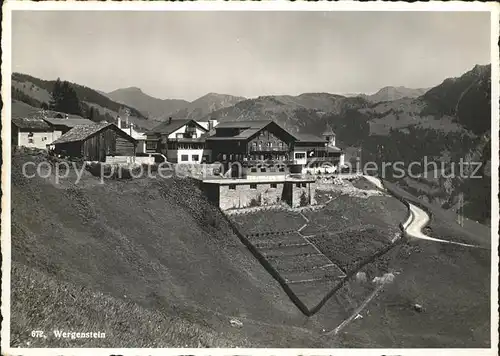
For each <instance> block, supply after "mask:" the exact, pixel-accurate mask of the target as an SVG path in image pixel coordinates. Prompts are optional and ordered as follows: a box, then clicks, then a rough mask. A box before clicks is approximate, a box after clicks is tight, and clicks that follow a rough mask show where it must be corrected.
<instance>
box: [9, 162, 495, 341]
mask: <svg viewBox="0 0 500 356" xmlns="http://www.w3.org/2000/svg"><path fill="white" fill-rule="evenodd" d="M25 159H26V157H25V158H23V159H22V158H20V157H16V158H14V164H13V178H12V182H13V187H12V198H13V204H12V206H13V207H14V209H13V212H12V222H13V226H12V248H13V251H12V258H13V261H14V267H13V275H12V280H13V281H15V282H14V283H13V286H12V293H13V294H12V311H11V316H12V330H13V334H12V336H13V340H14V341H15V343H16V345H25V342H26V341H27V340H30V341H33V339H31V338H29V337H28V336H27V332H28V331H29V330H32V329H37V328H39V327H41V326H43V327H47V328H48V329H52V328H54V327H61V326H60V325H62V327H67V328H79V327H84V328H86V327H89V328H92V329H94V328H97V329H98V330H102V329H105V330H102V331H105V332H107V333H109V335H113V338H112V339H111V340H110V339H106V340H103V341H102V343H101V344H96V343H93V342H91V341H89V342H88V343H85V344H82V343H75V342H69V343H68V342H67V341H66V342H64V341H62V342H61V344H59V345H58V346H116V345H120V346H121V345H124V344H123V343H124V342H125V341H124V340H129V339H132V340H136V344H134V345H132V343H127V344H126V345H131V346H148V345H151V346H176V345H179V343H178V341H179V340H181V341H182V343H184V342H185V343H186V344H187V345H189V346H223V345H225V346H226V345H227V346H261V347H262V346H273V347H325V346H326V347H370V346H371V347H401V346H404V347H429V346H436V347H443V346H444V347H454V346H463V347H471V346H476V347H485V346H486V345H487V344H488V337H489V299H488V298H489V251H487V250H471V249H464V248H461V247H455V246H445V245H441V244H435V243H427V242H420V243H411V244H404V245H402V246H399V247H397V248H394V249H393V250H391V251H390V252H389V253H387V254H386V255H384V256H382V257H381V258H379V259H377V260H376V261H374V262H373V263H371V264H369V265H367V266H365V267H364V268H363V270H364V271H366V272H367V274H368V277H369V279H371V278H373V277H374V276H379V275H381V273H383V272H386V271H393V272H399V274H396V280H395V283H394V284H393V285H391V286H390V287H388V288H387V289H386V291H385V292H383V293H382V295H381V296H379V297H377V299H375V301H373V302H372V303H371V304H370V305H369V307H368V312H369V313H370V314H369V315H367V314H366V311H365V312H363V313H362V314H363V317H364V318H363V319H361V320H356V321H354V322H353V323H351V324H350V325H349V326H348V327H346V328H345V329H344V330H343V332H342V333H341V334H340V335H339V336H337V337H334V336H326V335H325V336H321V330H322V329H325V330H331V329H333V328H334V327H336V326H337V325H339V324H340V322H341V321H342V320H343V319H344V318H346V317H348V316H349V313H350V312H351V311H352V310H353V309H354V308H355V307H356V305H357V304H358V303H359V302H360V301H361V300H362V297H364V296H366V294H367V292H368V291H369V290H371V288H372V286H371V284H364V285H359V284H356V282H354V281H349V282H348V284H347V285H346V288H343V289H342V290H341V291H339V293H338V295H335V296H334V297H333V298H331V299H330V300H329V301H328V302H327V303H326V304H325V305H324V307H323V308H322V309H321V310H320V312H319V313H318V314H316V315H314V316H313V317H310V318H306V317H304V316H303V315H301V314H300V312H299V311H298V310H297V308H296V307H295V306H294V305H293V304H292V303H291V301H290V300H289V299H288V297H287V296H286V295H285V293H284V292H283V291H282V290H281V289H280V288H279V286H278V284H277V282H275V281H274V280H273V279H272V278H271V277H270V276H269V275H268V273H267V272H266V271H265V270H264V269H263V268H262V267H261V266H260V265H259V264H258V263H257V262H256V260H255V259H254V257H253V256H251V255H250V253H249V252H248V251H247V250H246V249H245V248H243V246H242V245H241V243H240V242H239V240H237V238H236V237H235V236H234V235H233V233H232V232H231V231H230V230H229V228H228V226H227V225H226V222H225V221H224V219H222V218H221V216H220V214H219V212H218V210H216V209H213V208H212V207H210V206H209V205H208V204H207V203H206V200H205V199H204V198H203V196H202V195H201V193H200V192H199V191H198V190H197V188H196V187H195V186H193V185H192V184H191V183H189V182H188V181H178V180H166V181H154V182H151V181H146V180H135V181H133V182H130V181H127V182H123V181H122V182H119V181H114V182H109V183H107V184H105V185H102V186H101V185H99V184H98V182H97V180H96V179H95V178H93V177H89V176H86V177H85V178H84V180H83V183H82V184H81V185H79V186H78V187H77V188H76V189H75V188H74V187H72V186H71V185H70V184H68V183H64V184H62V185H60V186H54V185H53V184H52V183H51V182H50V181H49V180H42V179H37V180H36V181H33V180H27V179H25V178H23V177H21V176H20V175H19V170H20V168H19V165H20V164H21V163H22V162H23V160H25ZM193 193H194V194H193ZM369 199H371V198H369ZM401 214H403V213H401ZM403 215H404V214H403ZM388 216H389V215H387V216H386V217H385V218H384V219H386V218H388ZM435 221H437V220H435ZM378 226H379V227H381V226H382V225H381V224H379V225H378ZM387 226H390V225H389V224H388V225H387ZM27 280H31V283H32V284H30V285H29V286H28V285H27V283H26V282H25V281H27ZM68 295H69V298H68ZM54 301H56V303H54ZM413 303H421V304H423V305H424V308H425V311H424V312H423V313H416V312H414V311H413V310H412V308H411V306H412V304H413ZM231 317H235V318H237V319H238V320H240V321H242V322H243V327H242V328H235V327H231V326H230V324H229V320H230V318H231ZM151 320H152V322H153V324H154V325H153V327H146V328H145V327H143V326H142V325H147V324H148V323H149V322H150V321H151ZM44 323H45V324H44ZM172 324H174V325H175V326H173V327H171V328H170V329H168V327H167V325H172ZM138 325H141V327H138ZM155 327H156V328H155ZM165 329H167V330H165ZM39 343H40V344H39V345H41V346H43V345H44V341H43V340H41V341H39ZM34 345H36V344H32V345H31V346H34ZM51 345H54V344H51Z"/></svg>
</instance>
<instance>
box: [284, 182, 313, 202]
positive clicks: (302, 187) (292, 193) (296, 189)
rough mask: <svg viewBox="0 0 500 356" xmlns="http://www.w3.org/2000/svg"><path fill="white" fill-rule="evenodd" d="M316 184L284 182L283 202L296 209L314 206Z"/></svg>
mask: <svg viewBox="0 0 500 356" xmlns="http://www.w3.org/2000/svg"><path fill="white" fill-rule="evenodd" d="M315 194H316V184H315V183H309V182H291V181H288V182H285V186H284V192H283V196H284V200H285V201H286V202H287V203H288V204H289V205H290V206H291V207H292V208H298V207H301V206H306V205H313V204H316V200H315Z"/></svg>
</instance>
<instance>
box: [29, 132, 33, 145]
mask: <svg viewBox="0 0 500 356" xmlns="http://www.w3.org/2000/svg"><path fill="white" fill-rule="evenodd" d="M28 143H33V132H30V133H29V134H28Z"/></svg>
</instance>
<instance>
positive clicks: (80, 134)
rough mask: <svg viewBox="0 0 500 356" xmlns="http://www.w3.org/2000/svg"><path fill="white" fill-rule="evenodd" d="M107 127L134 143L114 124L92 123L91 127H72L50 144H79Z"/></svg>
mask: <svg viewBox="0 0 500 356" xmlns="http://www.w3.org/2000/svg"><path fill="white" fill-rule="evenodd" d="M107 127H112V128H113V129H114V130H116V131H117V132H118V133H119V134H121V135H122V136H125V137H127V138H129V140H130V141H134V142H135V141H136V140H135V139H134V138H133V137H132V136H130V135H129V134H127V133H126V132H123V131H122V130H120V129H119V128H118V126H116V125H115V124H111V123H108V122H100V123H94V124H92V125H78V126H75V127H73V128H72V129H71V130H69V131H68V132H66V133H65V134H64V135H62V136H61V137H59V138H58V139H57V140H55V141H54V142H52V144H53V145H54V144H59V143H68V142H79V141H83V140H85V139H87V138H89V137H90V136H92V135H94V134H96V133H98V132H99V131H101V130H103V129H105V128H107Z"/></svg>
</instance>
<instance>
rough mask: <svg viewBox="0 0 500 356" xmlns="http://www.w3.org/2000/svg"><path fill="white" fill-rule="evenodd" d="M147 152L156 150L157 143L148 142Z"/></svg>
mask: <svg viewBox="0 0 500 356" xmlns="http://www.w3.org/2000/svg"><path fill="white" fill-rule="evenodd" d="M169 148H170V147H169ZM146 150H148V151H154V150H156V142H155V141H146Z"/></svg>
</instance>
